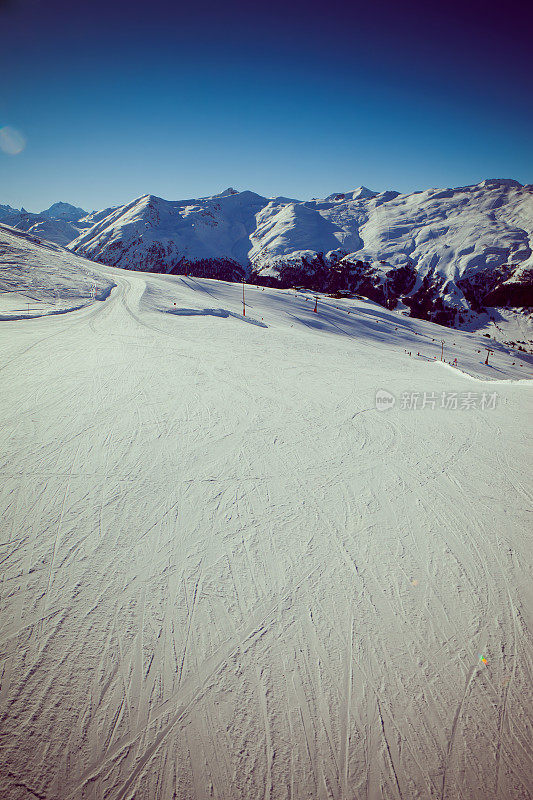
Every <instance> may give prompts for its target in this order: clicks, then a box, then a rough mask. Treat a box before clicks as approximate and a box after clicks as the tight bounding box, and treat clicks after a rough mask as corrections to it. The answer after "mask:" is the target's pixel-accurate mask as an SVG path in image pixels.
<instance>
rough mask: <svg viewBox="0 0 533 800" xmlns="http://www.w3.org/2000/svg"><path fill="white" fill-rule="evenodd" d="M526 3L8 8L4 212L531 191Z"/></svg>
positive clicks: (0, 160)
mask: <svg viewBox="0 0 533 800" xmlns="http://www.w3.org/2000/svg"><path fill="white" fill-rule="evenodd" d="M521 6H522V8H525V4H521ZM521 6H520V5H519V4H515V3H514V2H513V1H512V0H511V2H501V3H500V4H499V5H491V3H481V2H479V3H468V2H466V4H465V3H459V2H451V3H446V4H439V7H438V8H431V7H430V4H427V3H424V4H419V5H417V4H414V3H411V4H405V3H399V2H394V3H393V2H372V0H366V2H365V3H358V2H352V3H349V2H345V3H340V2H337V0H328V2H321V3H313V2H292V3H291V2H290V0H289V1H288V2H287V3H284V2H281V0H264V1H263V2H262V3H255V2H254V0H249V2H247V3H242V2H231V0H228V2H223V1H222V0H218V2H211V1H209V2H203V1H202V0H199V1H192V2H191V3H190V4H187V5H185V4H182V3H180V2H179V0H176V2H173V3H170V2H164V1H163V0H153V1H152V2H147V0H143V2H142V3H141V2H136V0H130V2H124V0H108V2H103V1H102V0H94V2H90V3H89V2H84V0H80V2H79V3H78V4H76V3H74V2H62V0H48V2H46V1H45V0H0V27H1V29H2V47H1V49H0V68H1V70H2V72H1V74H2V81H1V85H0V128H1V127H2V126H4V125H9V126H12V127H14V128H16V129H18V130H19V131H21V132H22V133H23V134H24V136H25V137H26V138H27V145H26V148H25V149H24V150H23V151H22V152H21V153H19V154H18V155H7V154H5V153H3V152H2V151H0V203H9V204H10V205H12V206H16V207H20V206H21V205H24V206H25V207H26V208H27V209H29V210H31V211H37V210H41V209H43V208H45V207H47V206H49V205H50V204H51V203H52V202H54V201H57V200H65V201H68V202H71V203H74V204H75V205H81V206H82V207H84V208H85V209H88V210H92V209H96V208H102V207H105V206H109V205H116V204H119V203H123V202H127V201H129V200H130V199H132V198H134V197H137V196H139V195H141V194H146V193H148V192H150V193H152V194H156V195H159V196H161V197H165V198H168V199H182V198H187V197H198V196H201V195H207V194H214V193H215V192H218V191H221V190H222V189H225V188H226V187H228V186H230V185H231V186H235V187H236V188H238V189H245V188H250V189H253V190H255V191H257V192H259V193H261V194H265V195H267V196H270V195H277V194H280V195H281V194H282V195H287V196H291V197H302V198H310V197H323V196H325V195H327V194H329V193H331V192H334V191H342V190H348V189H350V188H354V187H356V186H359V185H361V184H363V185H366V186H369V187H371V188H373V189H377V190H383V189H386V188H390V189H397V190H399V191H412V190H416V189H421V188H427V187H430V186H459V185H465V184H469V183H476V182H478V181H480V180H482V179H483V178H486V177H511V178H516V179H517V180H519V181H521V182H522V183H531V182H533V158H532V149H531V141H532V136H531V131H532V129H533V108H532V93H531V84H530V77H529V76H530V74H531V65H530V55H529V49H530V48H529V41H528V39H529V35H528V31H529V26H528V24H527V21H526V20H525V19H524V17H523V13H524V12H523V11H521V10H520V8H521Z"/></svg>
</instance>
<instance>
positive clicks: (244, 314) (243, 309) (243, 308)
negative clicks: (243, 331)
mask: <svg viewBox="0 0 533 800" xmlns="http://www.w3.org/2000/svg"><path fill="white" fill-rule="evenodd" d="M242 315H243V317H245V316H246V303H245V302H244V280H243V282H242Z"/></svg>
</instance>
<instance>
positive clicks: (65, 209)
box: [41, 201, 87, 222]
mask: <svg viewBox="0 0 533 800" xmlns="http://www.w3.org/2000/svg"><path fill="white" fill-rule="evenodd" d="M41 216H43V217H47V218H49V219H61V220H64V221H65V222H77V221H78V220H80V219H81V218H82V217H85V216H87V212H86V211H84V210H83V208H80V207H79V206H73V205H71V204H70V203H63V202H61V201H60V202H59V203H53V204H52V205H51V206H50V208H47V209H46V211H41Z"/></svg>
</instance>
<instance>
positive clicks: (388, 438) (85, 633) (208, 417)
mask: <svg viewBox="0 0 533 800" xmlns="http://www.w3.org/2000/svg"><path fill="white" fill-rule="evenodd" d="M30 244H31V242H30ZM56 258H61V263H62V264H63V266H62V267H61V268H60V265H59V264H57V267H58V273H60V272H61V274H66V273H63V272H62V270H63V268H65V269H66V268H67V262H66V261H64V251H60V250H59V249H56V250H55V251H53V250H50V260H49V261H48V260H46V259H45V261H43V266H42V267H39V266H38V265H37V264H34V266H33V269H32V270H31V272H32V276H33V277H34V278H35V279H37V277H38V274H39V273H40V274H41V277H40V278H39V281H40V282H41V283H42V284H43V285H45V284H46V282H47V281H49V280H50V281H51V280H53V279H54V277H53V274H52V272H51V269H52V267H53V266H54V263H56V262H53V260H52V259H56ZM70 258H71V264H72V266H73V267H75V266H76V264H79V262H78V261H77V259H76V257H75V256H70ZM84 264H85V265H87V269H89V267H90V269H91V270H94V272H95V274H98V276H99V280H100V282H101V283H102V284H106V285H110V284H115V288H114V289H113V290H112V291H111V293H110V295H109V296H108V298H107V299H106V300H105V301H103V302H94V303H91V304H89V305H86V306H85V307H84V308H82V309H79V310H77V311H73V312H71V313H69V314H63V315H59V316H57V315H56V316H50V317H43V318H39V319H28V320H25V319H23V320H21V319H19V320H15V321H6V322H0V345H1V353H2V355H1V356H0V371H1V372H2V387H3V389H2V394H1V401H0V403H1V408H0V411H1V425H0V436H1V437H2V442H1V444H2V446H1V448H0V453H2V458H1V459H0V478H1V480H0V520H1V525H2V536H1V537H0V727H1V731H2V736H1V737H0V762H1V763H2V770H0V795H1V796H2V798H5V800H24V799H25V798H27V797H30V796H31V797H41V798H47V800H52V799H53V800H103V798H105V800H132V798H135V800H168V798H175V799H176V800H206V798H219V799H220V800H221V799H222V798H224V800H225V799H226V798H227V799H228V800H229V798H231V800H251V799H252V798H253V800H255V799H256V798H257V799H259V798H261V800H262V799H263V798H269V799H270V800H288V798H291V800H309V798H313V800H314V798H317V799H318V800H329V799H330V798H331V800H349V799H350V800H352V799H353V798H361V800H362V799H363V798H364V799H365V800H374V799H377V798H403V800H407V799H409V800H411V798H412V799H413V800H415V799H416V798H418V799H419V800H427V799H428V798H434V799H435V800H437V798H438V799H439V800H456V798H465V799H466V798H468V800H486V798H491V800H509V799H510V798H513V800H531V797H532V795H533V783H532V778H531V776H532V775H533V761H532V756H531V748H530V738H529V737H530V731H531V722H532V720H531V703H530V700H531V685H532V674H531V662H532V656H533V643H532V637H531V629H530V625H529V623H530V621H531V610H532V609H531V593H530V582H531V570H532V558H531V553H532V551H531V546H530V537H529V536H528V533H527V531H528V525H529V523H530V520H529V516H530V514H529V510H530V508H531V500H532V493H531V486H530V483H529V481H528V478H527V476H528V475H530V474H531V452H532V449H531V444H530V442H528V435H527V431H528V430H529V420H530V418H531V413H532V412H533V390H532V383H531V380H529V381H525V380H523V378H524V377H525V376H526V375H529V376H530V375H531V357H528V356H524V357H523V358H518V357H517V355H516V353H510V352H508V351H507V349H506V348H505V347H503V346H501V345H500V346H498V343H497V342H495V341H493V340H490V341H489V339H486V338H485V337H484V336H482V335H480V334H474V333H466V332H462V331H454V330H449V329H444V328H441V327H439V326H437V325H434V324H432V323H430V322H426V321H419V320H416V319H409V318H407V317H405V316H403V315H402V314H399V313H396V312H394V311H391V310H388V309H384V308H383V307H381V306H379V305H377V304H375V303H373V302H371V301H369V300H359V299H346V300H335V299H333V298H327V297H321V298H320V299H319V303H318V313H314V311H313V308H314V302H313V296H312V295H311V294H310V293H306V292H294V291H291V290H280V289H275V288H269V287H266V288H261V287H246V288H245V301H246V307H245V315H243V314H242V311H243V307H242V302H241V301H242V288H241V287H240V286H239V285H237V284H235V283H226V282H223V281H215V280H202V279H198V278H194V277H185V276H173V275H155V274H146V273H141V272H132V271H122V270H119V269H113V268H109V267H105V266H100V265H92V266H91V265H90V264H89V263H88V262H84ZM83 269H85V267H83ZM69 276H70V280H71V282H72V288H75V289H76V291H81V290H80V288H79V286H80V285H84V283H85V280H86V278H85V275H84V273H83V271H80V272H78V273H77V272H76V270H75V269H72V270H71V272H70V273H69ZM25 291H26V289H25V288H23V289H22V294H24V292H25ZM4 301H5V298H4V297H3V296H0V302H4ZM520 320H521V321H522V322H523V323H524V324H526V323H527V320H526V318H525V317H523V316H522V317H520ZM441 339H442V340H443V341H444V357H445V358H446V361H447V363H441V362H435V361H434V360H433V357H434V356H435V355H437V356H438V357H439V358H440V352H441V347H442V345H441V341H440V340H441ZM485 343H487V344H490V345H491V346H492V349H493V350H494V351H495V352H494V354H493V355H491V356H490V358H491V361H492V364H491V365H489V366H486V365H485V364H484V361H485V352H484V350H483V345H484V344H485ZM406 351H407V352H406ZM409 353H411V355H409ZM417 353H420V355H417ZM455 358H457V361H458V368H455V367H452V366H450V363H449V362H451V361H453V360H454V359H455ZM513 362H514V363H513ZM518 379H522V380H518Z"/></svg>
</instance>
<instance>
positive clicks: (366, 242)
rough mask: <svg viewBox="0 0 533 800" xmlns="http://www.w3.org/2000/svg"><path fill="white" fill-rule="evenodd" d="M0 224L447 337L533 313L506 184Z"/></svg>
mask: <svg viewBox="0 0 533 800" xmlns="http://www.w3.org/2000/svg"><path fill="white" fill-rule="evenodd" d="M0 222H2V223H4V224H7V225H10V226H12V227H15V228H18V229H22V230H25V231H28V232H29V233H31V234H32V235H35V236H37V237H39V238H43V239H48V240H50V241H53V242H56V243H58V244H61V245H63V246H67V247H68V248H69V249H70V250H72V251H73V252H75V253H77V254H79V255H81V256H84V257H86V258H89V259H92V260H94V261H99V262H101V263H103V264H107V265H110V266H116V267H121V268H125V269H133V270H143V271H151V272H160V273H178V274H183V273H187V274H191V275H195V276H198V277H212V278H219V279H222V280H229V281H235V280H243V279H245V280H247V281H249V282H253V283H256V284H260V285H261V284H262V285H266V286H278V287H282V288H287V287H290V286H296V287H305V288H307V289H312V290H315V291H323V292H329V293H336V294H343V293H346V294H348V293H350V294H354V293H357V294H360V295H363V296H365V297H368V298H370V299H372V300H374V301H376V302H379V303H381V304H382V305H384V306H386V307H387V308H394V309H396V310H400V311H404V312H405V313H406V314H409V315H410V316H414V317H418V318H421V319H429V320H431V321H433V322H438V323H440V324H444V325H448V326H454V327H472V326H473V327H476V324H477V323H478V322H481V321H482V320H485V319H486V318H487V314H488V311H487V309H490V308H491V307H494V306H496V307H499V306H500V307H501V306H512V307H520V308H522V309H524V310H525V311H526V313H528V312H529V310H530V307H532V306H533V256H532V245H531V242H532V241H533V186H531V185H527V186H523V185H522V184H520V183H519V182H518V181H515V180H512V179H488V180H484V181H482V182H481V183H479V184H476V185H473V186H463V187H457V188H448V189H427V190H425V191H418V192H414V193H411V194H400V193H399V192H396V191H385V192H375V191H372V190H370V189H368V188H366V187H364V186H362V187H359V188H358V189H356V190H354V191H350V192H339V193H335V194H331V195H329V196H328V197H326V198H324V199H313V200H310V201H302V200H297V199H294V198H288V197H275V198H267V197H263V196H261V195H259V194H256V193H255V192H252V191H236V190H235V189H233V188H229V189H227V190H226V191H224V192H221V193H220V194H216V195H213V196H210V197H203V198H199V199H189V200H179V201H169V200H163V199H161V198H159V197H156V196H154V195H149V194H148V195H143V196H142V197H139V198H137V199H135V200H133V201H131V202H130V203H127V204H125V205H123V206H118V207H112V208H107V209H104V210H102V211H97V212H92V213H86V212H85V211H84V210H83V209H81V208H78V207H75V206H71V205H69V204H68V203H55V204H54V205H52V206H51V207H50V208H49V209H47V210H46V211H43V212H41V213H40V214H30V213H28V212H27V211H25V210H24V209H20V210H17V209H12V208H11V207H9V206H0Z"/></svg>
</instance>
